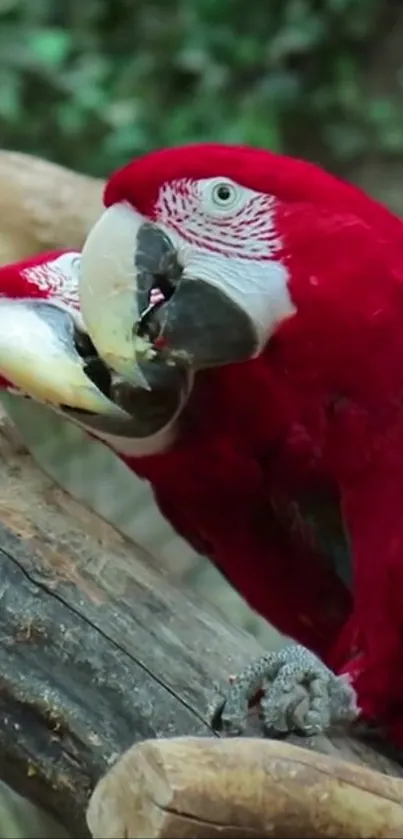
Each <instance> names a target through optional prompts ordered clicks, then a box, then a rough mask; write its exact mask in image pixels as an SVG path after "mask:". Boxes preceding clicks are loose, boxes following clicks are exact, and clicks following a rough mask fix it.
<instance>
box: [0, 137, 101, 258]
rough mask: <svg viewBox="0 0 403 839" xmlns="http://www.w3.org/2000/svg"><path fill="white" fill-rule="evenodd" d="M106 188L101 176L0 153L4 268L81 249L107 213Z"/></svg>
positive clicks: (0, 247) (0, 243) (0, 231)
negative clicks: (44, 255) (49, 252)
mask: <svg viewBox="0 0 403 839" xmlns="http://www.w3.org/2000/svg"><path fill="white" fill-rule="evenodd" d="M103 187H104V183H103V181H102V180H100V179H98V178H91V177H89V176H88V175H83V174H80V173H78V172H73V171H72V170H71V169H67V168H66V167H65V166H59V165H58V164H56V163H51V162H50V161H49V160H42V159H41V158H39V157H35V156H34V155H30V154H22V153H20V152H12V151H6V150H5V149H0V217H1V229H0V265H4V264H6V263H7V262H18V261H19V260H21V259H25V258H27V257H29V256H32V254H34V253H39V252H40V251H46V250H53V249H55V250H57V249H59V248H60V249H62V248H81V246H82V244H83V242H84V240H85V237H86V235H87V233H88V231H89V230H90V228H91V227H92V225H93V224H94V222H95V221H96V219H97V218H98V216H99V215H100V213H101V212H102V191H103Z"/></svg>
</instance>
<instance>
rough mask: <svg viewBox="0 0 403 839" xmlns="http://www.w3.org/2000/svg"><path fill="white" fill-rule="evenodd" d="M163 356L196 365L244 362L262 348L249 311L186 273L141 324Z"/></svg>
mask: <svg viewBox="0 0 403 839" xmlns="http://www.w3.org/2000/svg"><path fill="white" fill-rule="evenodd" d="M139 330H140V334H143V335H147V337H149V339H150V340H151V342H152V344H153V345H154V346H155V347H157V349H158V351H159V352H160V353H161V356H162V357H165V358H170V359H172V360H173V361H175V362H176V363H178V364H181V363H183V364H185V365H189V366H191V367H193V368H203V367H214V366H217V365H222V364H230V363H234V362H239V361H246V360H247V359H248V358H251V357H252V356H253V355H254V354H255V353H256V351H257V349H258V344H257V336H256V332H255V329H254V326H253V323H252V322H251V320H250V319H249V317H248V315H247V314H246V313H245V312H244V311H243V310H242V309H241V308H240V307H239V306H237V304H236V303H234V302H233V301H232V300H231V299H230V298H229V297H227V295H226V294H225V293H224V292H223V291H221V290H220V289H219V288H216V287H215V286H213V285H211V284H209V283H208V282H206V281H204V280H198V279H187V278H186V277H183V278H182V279H181V280H180V281H179V284H178V286H177V289H176V290H175V291H174V293H173V295H172V297H171V298H170V299H169V300H168V301H167V302H163V303H162V304H161V305H157V306H155V307H154V308H150V310H149V312H148V313H147V314H146V317H143V318H142V319H141V321H140V325H139Z"/></svg>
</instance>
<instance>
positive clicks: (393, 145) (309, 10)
mask: <svg viewBox="0 0 403 839" xmlns="http://www.w3.org/2000/svg"><path fill="white" fill-rule="evenodd" d="M398 7H399V3H398V2H396V0H395V2H394V1H393V0H0V71H1V75H0V79H1V84H0V143H1V145H2V146H3V147H7V148H13V149H18V150H23V151H28V152H31V153H34V154H38V155H42V156H44V157H47V158H49V159H53V160H57V161H59V162H61V163H64V164H67V165H69V166H72V167H75V168H77V169H81V170H83V171H86V172H88V173H92V174H95V175H104V174H106V173H107V172H108V171H110V170H111V169H113V168H114V167H115V166H117V165H120V164H121V163H123V162H125V161H127V159H128V158H130V157H131V156H132V155H135V154H138V153H140V152H144V151H145V150H147V149H150V148H153V147H156V146H161V145H175V144H178V143H182V142H186V141H198V140H208V139H214V140H224V141H230V142H232V141H242V142H248V143H251V144H255V145H263V146H268V147H271V148H273V149H276V150H287V151H289V152H293V153H296V154H300V155H303V156H307V157H311V158H314V159H316V160H320V161H322V162H323V163H325V164H326V165H329V166H330V167H331V168H333V169H334V170H340V171H343V170H345V169H346V168H348V167H349V166H350V165H351V164H353V163H354V161H355V160H357V159H360V158H361V157H362V156H363V155H366V154H367V153H368V152H369V151H373V150H374V149H375V150H380V151H381V152H382V153H385V154H387V155H396V154H398V155H402V154H403V115H402V108H399V107H398V106H397V105H396V103H395V102H394V101H393V100H392V99H389V98H388V97H386V98H385V96H381V95H379V94H375V93H374V91H373V90H372V89H371V90H368V89H367V84H366V74H367V72H368V70H369V68H370V65H371V60H372V55H373V50H374V48H375V46H376V45H377V44H379V41H380V39H382V38H383V37H384V36H385V35H386V34H387V33H388V31H389V30H390V28H391V26H393V23H394V19H395V16H396V14H397V13H398V11H397V10H398ZM397 81H398V85H400V86H401V85H402V83H403V71H402V75H401V77H400V78H398V80H397Z"/></svg>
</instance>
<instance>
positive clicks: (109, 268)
mask: <svg viewBox="0 0 403 839" xmlns="http://www.w3.org/2000/svg"><path fill="white" fill-rule="evenodd" d="M180 272H181V269H180V267H179V265H178V260H177V254H176V250H175V246H174V244H173V243H172V242H171V240H170V239H169V237H168V236H167V235H166V233H164V231H163V230H162V229H161V228H160V227H158V226H157V225H156V224H153V223H152V222H150V221H149V220H148V219H146V218H145V217H144V216H142V215H141V214H140V213H138V212H137V211H136V210H135V209H134V208H133V207H131V206H130V205H129V204H127V203H125V202H122V203H118V204H114V205H113V206H112V207H109V209H107V210H105V212H104V213H103V215H102V216H101V218H100V219H99V220H98V222H97V223H96V224H95V225H94V227H93V228H92V230H91V231H90V233H89V235H88V238H87V240H86V242H85V244H84V247H83V250H82V258H81V265H80V274H79V296H80V310H81V313H82V317H83V320H84V323H85V328H86V329H87V330H88V334H89V335H90V337H91V340H92V342H93V344H94V345H95V347H96V348H97V351H98V353H99V355H100V356H101V358H102V359H103V360H104V361H105V363H106V364H107V365H108V366H110V367H111V368H112V369H113V370H115V371H116V372H118V373H120V375H122V376H123V377H124V378H125V379H126V380H127V381H128V382H130V383H131V384H132V385H135V386H137V387H143V388H145V389H147V390H150V388H151V386H152V385H151V384H150V382H149V381H148V378H147V376H146V375H145V372H144V368H143V369H142V362H144V363H145V366H146V367H147V363H148V362H152V360H153V359H154V358H155V357H156V355H157V351H156V350H155V349H154V348H153V346H152V342H151V341H150V340H149V339H145V338H142V337H140V336H139V335H137V334H136V327H137V325H138V323H139V320H140V318H141V316H143V314H144V311H145V310H146V309H147V307H148V306H149V301H150V292H151V290H152V288H153V285H154V283H155V281H156V279H158V277H164V279H165V278H166V277H167V276H168V278H170V277H171V278H172V281H173V282H174V280H175V277H176V276H178V277H179V275H180Z"/></svg>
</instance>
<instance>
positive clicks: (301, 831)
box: [87, 737, 403, 839]
mask: <svg viewBox="0 0 403 839" xmlns="http://www.w3.org/2000/svg"><path fill="white" fill-rule="evenodd" d="M87 818H88V824H89V826H90V829H91V833H92V835H93V836H94V837H96V839H119V837H121V836H125V837H127V839H129V837H130V839H141V838H142V837H144V836H148V837H150V839H177V837H188V839H205V837H209V839H214V837H222V836H225V837H231V839H235V837H266V836H267V837H268V836H275V837H290V836H294V837H318V839H319V837H339V839H341V837H344V839H356V837H357V836H360V837H368V838H369V839H381V837H391V836H396V837H397V836H403V781H402V780H400V779H397V778H388V777H387V775H382V774H381V773H379V772H374V771H373V770H370V769H367V768H364V767H360V766H357V765H355V764H353V763H347V762H345V761H341V760H337V759H336V758H330V757H328V756H325V755H319V754H317V753H316V752H312V751H308V750H307V749H302V748H299V747H298V746H291V745H289V744H288V743H279V742H276V741H273V740H272V741H270V740H257V739H256V738H253V739H240V738H237V739H234V740H226V741H225V740H221V741H218V740H213V739H206V738H204V739H202V738H192V737H183V738H176V739H172V740H154V741H148V742H145V743H140V744H138V745H136V746H132V748H131V749H130V750H129V751H128V752H126V754H125V755H123V757H122V758H121V759H120V760H119V761H118V762H117V764H116V765H115V766H114V767H113V769H111V770H110V771H109V773H108V775H107V776H106V777H105V778H103V779H102V780H101V781H100V782H99V784H98V785H97V787H96V789H95V792H94V793H93V795H92V798H91V801H90V805H89V808H88V816H87Z"/></svg>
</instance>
